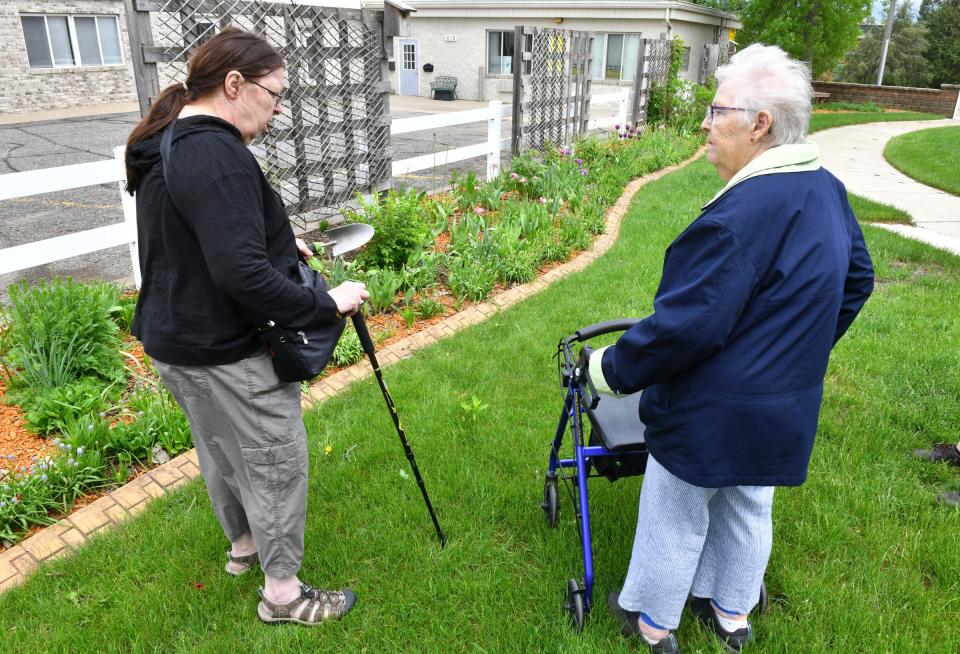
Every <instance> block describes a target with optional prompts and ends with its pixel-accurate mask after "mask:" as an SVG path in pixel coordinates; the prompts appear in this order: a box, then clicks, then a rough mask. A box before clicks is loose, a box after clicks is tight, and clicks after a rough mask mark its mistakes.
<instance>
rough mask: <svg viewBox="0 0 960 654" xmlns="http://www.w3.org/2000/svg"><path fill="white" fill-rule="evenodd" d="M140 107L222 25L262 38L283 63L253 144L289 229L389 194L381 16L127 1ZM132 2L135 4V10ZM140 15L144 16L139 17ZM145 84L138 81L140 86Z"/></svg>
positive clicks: (289, 3)
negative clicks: (277, 95) (280, 84)
mask: <svg viewBox="0 0 960 654" xmlns="http://www.w3.org/2000/svg"><path fill="white" fill-rule="evenodd" d="M126 3H127V10H128V16H130V11H131V9H133V10H134V11H135V12H137V14H139V15H137V16H134V17H132V19H130V20H129V22H130V23H131V26H132V27H133V28H132V29H131V30H130V36H131V49H132V50H133V53H134V68H135V69H137V68H138V63H139V61H138V57H137V54H138V50H142V53H143V56H142V59H143V65H142V67H141V70H139V71H137V72H138V83H137V86H138V91H139V93H140V98H141V109H142V110H143V108H144V107H145V106H146V104H147V103H145V102H144V100H145V96H144V94H145V93H146V94H147V96H146V97H147V98H151V99H152V98H153V97H155V96H156V95H157V94H158V93H159V92H160V90H161V89H163V88H165V87H166V86H168V85H169V84H173V83H180V82H183V81H184V80H185V79H186V76H187V58H188V56H189V54H190V52H192V51H193V50H194V48H196V47H197V46H199V45H200V44H202V43H203V42H204V41H206V40H207V39H209V38H211V37H212V36H213V35H214V34H216V33H217V32H218V31H220V30H221V29H223V28H225V27H227V26H228V25H233V26H236V27H238V28H240V29H243V30H246V31H250V32H255V33H257V34H260V35H261V36H263V37H264V38H265V39H266V40H267V41H268V42H269V43H270V44H271V45H273V46H274V47H275V48H276V49H277V50H278V51H280V53H281V54H282V55H283V57H284V59H285V61H286V64H287V88H286V91H285V93H284V98H283V107H284V112H283V113H282V114H280V115H278V116H276V117H275V118H274V120H273V121H272V123H271V126H270V128H269V129H268V131H267V132H266V133H264V134H263V135H261V136H259V137H257V139H256V140H255V141H254V142H253V143H251V144H250V150H251V151H252V152H253V154H254V156H255V157H256V158H257V160H258V161H259V162H260V165H261V166H262V168H263V170H264V173H265V174H266V176H267V179H268V180H269V181H270V183H271V185H272V186H273V187H274V188H275V189H277V191H278V192H279V194H280V197H281V199H282V200H283V203H284V205H285V206H286V207H287V211H288V212H289V213H290V219H291V222H292V223H293V224H294V226H295V227H298V228H299V229H300V230H307V229H310V228H312V227H314V226H316V225H317V223H319V222H320V221H322V220H327V219H334V220H335V219H336V217H337V216H338V214H339V213H340V208H341V207H342V206H344V205H347V204H350V203H351V202H352V200H353V198H354V196H355V195H356V193H357V192H361V193H372V192H375V191H378V190H382V189H385V188H389V186H390V173H391V158H390V125H389V100H388V98H387V95H388V93H389V82H387V81H385V79H384V72H383V68H384V66H383V63H384V54H383V52H384V50H383V47H382V30H381V24H382V14H380V13H376V12H369V11H361V10H355V9H343V8H336V7H329V6H318V5H317V4H316V3H314V4H300V3H298V2H297V0H285V1H279V2H269V1H265V0H126ZM134 4H135V6H133V5H134ZM144 14H147V15H146V16H145V15H144ZM140 78H142V80H143V83H141V79H140Z"/></svg>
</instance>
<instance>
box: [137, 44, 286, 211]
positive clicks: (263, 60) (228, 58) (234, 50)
mask: <svg viewBox="0 0 960 654" xmlns="http://www.w3.org/2000/svg"><path fill="white" fill-rule="evenodd" d="M283 65H284V64H283V57H282V56H281V55H280V53H279V52H277V51H276V50H275V49H274V48H273V46H271V45H270V44H269V43H267V41H266V40H265V39H264V38H263V37H261V36H259V35H257V34H252V33H250V32H244V31H243V30H240V29H237V28H236V27H227V28H225V29H224V30H223V31H222V32H220V33H219V34H216V35H215V36H214V37H213V38H211V39H210V40H209V41H207V42H205V43H204V44H203V45H201V46H200V47H198V48H197V49H196V50H194V51H193V52H192V53H191V54H190V61H189V63H188V64H187V80H186V82H184V83H182V84H181V83H177V84H171V85H170V86H168V87H167V88H165V89H164V90H163V91H162V92H161V93H160V95H159V96H157V98H156V100H154V101H153V104H152V105H151V106H150V111H149V112H148V113H147V115H146V117H144V118H143V119H142V120H141V121H140V122H139V123H138V124H137V126H136V127H134V128H133V131H132V132H130V136H129V138H128V139H127V148H128V150H127V162H126V166H127V191H128V192H129V193H130V194H131V195H133V193H134V191H136V190H137V185H138V184H139V183H140V173H139V172H137V171H136V170H134V168H133V167H132V166H131V165H130V152H129V148H130V146H132V145H135V144H137V143H140V142H141V141H145V140H147V139H149V138H151V137H153V136H154V135H155V134H157V133H158V132H160V131H162V130H163V129H164V128H165V127H166V126H167V125H169V124H170V123H171V122H172V121H173V120H174V119H175V118H176V117H177V115H179V113H180V111H181V110H182V109H183V107H184V106H185V105H186V104H188V103H190V102H195V101H197V100H200V99H201V98H204V97H206V96H208V95H210V94H211V93H214V92H215V91H217V89H219V88H221V87H222V86H223V81H224V80H225V79H226V78H227V74H228V73H229V72H230V71H232V70H235V71H237V72H238V73H240V74H241V75H243V76H244V77H247V78H257V77H262V76H264V75H269V74H270V73H271V72H273V71H275V70H277V69H278V68H283Z"/></svg>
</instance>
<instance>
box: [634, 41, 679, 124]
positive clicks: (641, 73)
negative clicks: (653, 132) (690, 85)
mask: <svg viewBox="0 0 960 654" xmlns="http://www.w3.org/2000/svg"><path fill="white" fill-rule="evenodd" d="M639 47H640V53H639V55H638V56H637V73H636V76H635V77H634V79H633V91H634V92H633V102H632V104H631V106H630V122H631V123H632V124H633V125H634V126H635V127H639V126H640V125H646V124H647V113H648V112H647V109H648V107H649V105H650V90H651V89H652V88H653V86H655V85H658V84H666V83H667V81H668V79H669V77H670V56H671V53H672V46H671V43H670V41H667V40H664V39H640V46H639Z"/></svg>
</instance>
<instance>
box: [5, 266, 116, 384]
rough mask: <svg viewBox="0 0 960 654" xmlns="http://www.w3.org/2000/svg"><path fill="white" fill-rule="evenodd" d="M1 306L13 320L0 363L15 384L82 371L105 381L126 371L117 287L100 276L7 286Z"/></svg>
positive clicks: (60, 379) (61, 380)
mask: <svg viewBox="0 0 960 654" xmlns="http://www.w3.org/2000/svg"><path fill="white" fill-rule="evenodd" d="M8 292H9V294H10V304H9V306H7V307H5V308H4V309H3V310H2V316H0V317H2V321H3V322H4V323H6V324H7V325H9V334H8V336H7V343H6V351H5V352H3V354H2V358H0V365H2V366H3V367H4V369H5V370H6V374H7V376H8V378H9V381H10V382H11V384H12V385H13V386H15V387H16V386H30V387H34V388H42V387H51V386H62V385H64V384H67V383H69V382H71V381H73V380H76V379H79V378H81V377H98V378H100V379H102V380H104V381H105V382H106V383H111V382H119V381H122V380H123V379H124V377H125V373H124V368H123V360H122V355H121V354H120V336H119V328H118V327H117V324H116V323H115V322H114V321H113V320H112V319H111V318H110V310H111V308H112V307H114V306H115V305H116V304H117V301H118V296H119V290H118V289H117V287H115V286H113V285H112V284H105V283H102V282H93V283H80V282H76V281H74V280H73V279H70V278H67V279H65V280H63V279H60V278H57V279H55V280H54V281H53V282H49V283H48V282H46V281H41V282H40V283H39V284H38V285H37V286H33V287H29V286H27V284H26V282H22V283H20V284H17V285H14V286H11V287H9V289H8Z"/></svg>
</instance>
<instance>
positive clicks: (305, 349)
mask: <svg viewBox="0 0 960 654" xmlns="http://www.w3.org/2000/svg"><path fill="white" fill-rule="evenodd" d="M176 122H177V121H176V119H174V120H173V121H172V122H171V123H170V124H169V125H168V126H167V127H166V129H164V130H163V135H162V136H161V137H160V159H161V161H162V163H163V177H164V179H167V177H168V175H167V172H168V171H169V159H170V144H171V143H172V141H173V126H174V124H176ZM168 195H169V190H168ZM170 201H171V202H173V196H170ZM175 204H176V203H174V205H175ZM178 211H179V209H178ZM297 269H298V274H299V277H300V279H299V283H300V285H301V286H305V287H307V288H309V289H310V290H312V291H313V292H315V293H326V292H327V291H328V290H329V289H330V287H329V285H328V284H327V281H326V280H325V279H324V278H323V276H322V275H321V274H320V273H318V272H317V271H316V270H314V269H313V268H311V267H310V266H308V265H307V264H306V263H305V262H304V261H302V260H301V261H300V262H299V263H298V266H297ZM337 316H338V318H339V319H338V320H337V321H336V322H334V323H330V324H325V325H319V326H316V327H310V328H309V329H303V330H295V329H287V328H285V327H282V326H280V325H278V324H276V323H275V322H274V321H272V320H269V321H267V324H266V325H264V326H262V327H258V328H257V332H258V333H259V335H260V339H261V340H262V341H263V342H264V344H265V345H266V346H267V349H268V350H269V351H270V356H271V358H272V359H273V367H274V370H276V371H277V376H278V377H279V378H280V380H281V381H285V382H299V381H306V380H308V379H313V378H314V377H316V376H317V375H319V374H320V373H321V372H322V371H323V369H324V368H325V367H326V366H327V363H328V362H329V361H330V358H331V357H332V356H333V351H334V349H335V348H336V347H337V342H338V341H339V340H340V335H341V334H343V330H344V328H345V327H346V325H347V321H346V319H345V318H343V317H342V316H340V314H339V313H338V314H337Z"/></svg>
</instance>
